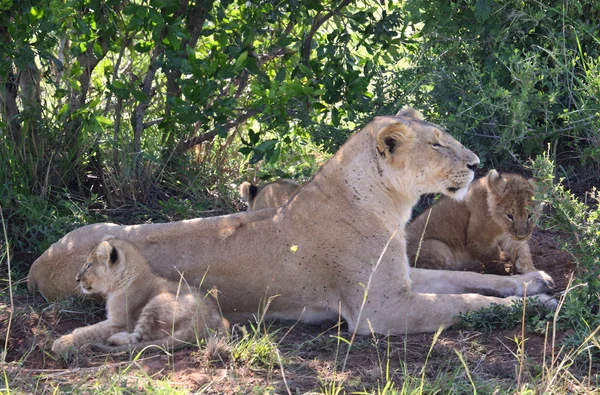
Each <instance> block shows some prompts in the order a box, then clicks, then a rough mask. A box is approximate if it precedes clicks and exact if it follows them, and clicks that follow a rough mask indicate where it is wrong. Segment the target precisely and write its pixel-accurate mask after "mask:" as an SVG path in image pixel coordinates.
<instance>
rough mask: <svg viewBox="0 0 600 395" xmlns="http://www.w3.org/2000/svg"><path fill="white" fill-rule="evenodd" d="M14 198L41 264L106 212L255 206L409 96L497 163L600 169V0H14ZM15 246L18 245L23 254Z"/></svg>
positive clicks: (9, 103)
mask: <svg viewBox="0 0 600 395" xmlns="http://www.w3.org/2000/svg"><path fill="white" fill-rule="evenodd" d="M0 10H1V11H2V12H1V13H0V54H2V55H1V56H0V113H1V118H0V119H1V123H0V180H1V182H2V186H1V192H0V204H1V206H2V214H3V216H4V219H5V220H6V225H7V228H8V229H7V230H8V235H9V239H10V240H9V241H10V245H11V248H12V252H13V257H14V259H13V261H14V263H13V268H14V269H15V271H16V273H15V275H16V276H17V278H18V277H22V276H23V275H24V274H25V273H26V271H27V269H28V267H29V265H30V264H31V262H32V261H33V260H34V259H35V258H36V257H37V256H38V255H39V254H40V253H41V252H42V251H43V250H44V249H45V248H47V247H48V246H49V245H50V243H52V242H53V241H55V240H57V239H58V238H59V237H60V236H61V235H63V234H64V233H65V232H67V231H68V230H70V229H73V228H75V227H77V226H80V225H82V224H85V223H89V222H95V221H115V222H119V223H143V222H146V221H168V220H176V219H182V218H189V217H193V216H206V215H216V214H223V213H227V212H231V211H234V210H236V209H240V208H241V204H240V201H239V199H238V198H237V192H236V186H237V185H238V184H239V183H240V182H241V181H242V180H246V179H250V180H254V181H257V180H267V179H271V178H276V177H292V178H295V179H299V180H306V179H308V178H309V177H310V176H311V175H312V174H313V173H314V171H315V170H316V169H317V168H318V166H319V165H320V164H321V163H323V161H324V160H326V159H327V157H328V155H330V154H331V153H332V152H335V150H336V149H337V148H338V147H339V145H340V144H342V143H343V142H344V141H345V140H346V138H347V137H348V135H349V134H351V133H352V132H353V131H355V130H356V129H357V128H359V127H360V126H361V125H363V124H365V123H366V122H367V121H368V120H369V119H371V118H372V117H373V116H375V115H378V114H393V113H395V112H396V111H397V110H398V109H399V108H400V107H402V106H404V105H412V106H415V107H417V108H419V109H421V110H422V111H423V112H424V114H425V116H426V117H427V119H429V120H431V121H433V122H436V123H440V124H442V125H444V126H446V127H447V128H448V129H449V130H450V131H451V132H452V133H453V134H454V135H455V137H456V138H458V139H460V140H461V141H462V142H463V143H464V144H466V145H467V146H468V147H470V148H471V149H473V150H474V151H476V152H477V153H478V154H479V155H480V157H481V158H482V161H483V164H484V166H485V167H488V168H489V167H496V168H499V169H521V170H522V169H523V166H524V165H525V164H526V163H527V161H528V160H529V158H534V157H536V156H537V155H539V154H541V153H543V152H546V151H547V150H548V147H550V152H551V157H550V158H549V159H550V160H552V161H553V163H554V165H555V170H556V171H555V173H556V174H557V176H558V177H560V178H562V179H563V180H564V181H563V183H564V184H565V185H566V187H567V188H568V189H569V190H570V191H573V192H574V193H576V194H580V195H582V194H583V193H585V191H587V190H589V189H590V188H591V187H592V186H593V185H597V184H598V181H599V179H600V178H599V174H600V133H599V132H598V130H599V126H600V121H599V103H598V97H600V91H599V90H600V70H599V67H600V60H599V53H598V52H599V49H600V45H598V44H599V41H598V40H599V34H598V32H599V30H598V21H599V20H600V5H599V4H598V3H597V2H593V1H582V2H563V1H534V2H522V1H514V0H509V1H505V2H497V1H492V0H477V1H473V0H461V1H455V2H436V1H434V2H430V1H420V0H413V1H406V2H394V1H387V2H386V1H350V0H342V1H315V0H309V1H287V0H286V1H257V0H255V1H235V0H224V1H214V0H196V1H192V0H181V1H179V0H135V1H117V0H109V1H98V0H36V1H33V0H21V1H12V0H2V1H0ZM3 251H4V253H5V252H6V251H5V250H3Z"/></svg>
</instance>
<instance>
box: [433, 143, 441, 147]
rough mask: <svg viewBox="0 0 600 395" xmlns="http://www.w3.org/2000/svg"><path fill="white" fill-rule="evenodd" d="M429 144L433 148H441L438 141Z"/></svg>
mask: <svg viewBox="0 0 600 395" xmlns="http://www.w3.org/2000/svg"><path fill="white" fill-rule="evenodd" d="M431 146H432V147H433V148H442V147H443V145H441V144H440V143H432V144H431Z"/></svg>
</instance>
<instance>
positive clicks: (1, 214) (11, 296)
mask: <svg viewBox="0 0 600 395" xmlns="http://www.w3.org/2000/svg"><path fill="white" fill-rule="evenodd" d="M0 219H1V220H2V230H3V231H4V242H5V244H6V265H7V267H8V295H9V298H10V312H9V314H8V325H7V327H6V338H5V339H4V351H3V352H2V355H1V357H0V360H1V361H2V362H5V361H6V354H7V352H8V337H9V336H10V325H11V324H12V318H13V314H14V312H15V302H14V300H13V292H12V276H11V274H10V271H11V267H10V250H9V245H8V233H7V232H6V224H5V223H4V214H3V213H2V206H0Z"/></svg>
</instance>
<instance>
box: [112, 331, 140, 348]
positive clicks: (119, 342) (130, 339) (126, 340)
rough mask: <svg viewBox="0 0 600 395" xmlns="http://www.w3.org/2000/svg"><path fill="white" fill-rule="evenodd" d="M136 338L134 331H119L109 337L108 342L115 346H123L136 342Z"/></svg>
mask: <svg viewBox="0 0 600 395" xmlns="http://www.w3.org/2000/svg"><path fill="white" fill-rule="evenodd" d="M134 340H135V336H134V334H133V333H129V332H119V333H115V334H114V335H112V336H111V337H109V338H108V340H107V341H106V342H107V343H108V344H110V345H113V346H123V345H126V344H130V343H134Z"/></svg>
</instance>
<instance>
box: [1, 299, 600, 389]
mask: <svg viewBox="0 0 600 395" xmlns="http://www.w3.org/2000/svg"><path fill="white" fill-rule="evenodd" d="M15 297H16V304H17V307H16V310H15V311H14V312H13V315H14V324H13V326H12V329H11V330H13V331H16V332H17V333H13V336H11V334H10V333H7V336H8V337H9V338H10V341H11V342H15V341H16V340H17V339H16V338H15V337H18V334H19V333H20V332H19V331H22V326H23V325H26V326H27V327H29V328H31V329H32V330H33V332H35V333H36V336H37V339H36V341H35V342H34V343H33V344H32V345H31V346H29V347H23V349H22V351H23V352H22V353H21V354H22V355H21V356H20V357H19V358H14V356H13V354H10V358H9V359H7V362H3V363H2V369H3V372H4V375H3V377H2V378H1V379H0V383H2V384H0V386H3V387H4V391H5V392H6V393H16V394H19V393H40V394H50V393H63V392H71V393H86V394H125V393H127V394H142V393H146V394H179V393H205V392H206V393H224V392H234V393H261V394H262V393H323V394H345V393H357V394H430V393H465V394H467V393H469V394H470V393H478V394H492V393H518V394H529V393H544V394H563V393H584V392H586V391H587V392H588V393H594V391H595V388H596V386H597V385H598V382H599V380H600V377H599V376H598V372H597V368H596V367H595V366H594V365H593V364H592V361H590V360H589V358H587V353H588V350H589V348H590V347H598V346H599V345H598V339H597V331H596V332H595V333H593V336H590V338H589V339H588V340H589V341H588V342H587V343H586V344H585V345H582V346H581V347H579V348H577V349H573V350H567V349H566V348H564V347H561V346H560V345H559V339H560V337H561V335H562V334H561V333H560V332H552V331H551V330H550V327H549V326H548V328H549V329H548V331H547V332H546V333H545V334H544V336H541V335H538V334H536V333H534V332H531V331H529V330H528V329H527V326H526V324H523V325H522V326H521V327H519V328H517V329H504V330H496V331H494V332H487V333H486V332H478V331H473V330H471V331H467V330H449V331H444V332H438V333H436V334H434V335H431V334H430V335H412V336H379V335H376V334H372V335H371V336H355V337H354V338H353V340H352V347H350V341H343V340H341V339H343V338H345V337H348V338H350V337H351V336H352V333H348V332H346V331H344V330H342V329H341V325H337V326H335V327H334V328H332V329H329V330H326V331H324V330H322V329H319V328H316V327H311V326H308V325H304V324H299V323H289V322H266V321H264V319H262V318H259V319H258V320H257V321H256V322H255V323H253V324H248V325H246V326H239V327H236V329H235V330H234V332H233V333H234V334H233V335H232V336H231V337H230V338H229V339H227V340H226V342H225V343H226V344H225V345H224V347H222V348H221V349H220V350H219V352H218V353H216V354H214V353H213V354H211V353H209V352H208V351H206V349H205V348H204V347H191V348H187V349H184V350H179V351H176V352H175V353H173V354H172V355H170V354H167V353H165V352H158V353H145V354H138V355H134V356H132V357H129V356H127V355H115V356H106V355H98V354H94V353H93V352H91V351H89V350H84V351H83V352H81V353H80V354H79V355H78V357H77V358H76V359H74V360H71V361H61V360H58V359H55V358H54V356H52V355H50V354H47V353H46V352H45V351H47V350H48V348H49V345H50V344H51V339H54V338H56V337H57V335H56V333H55V331H54V330H53V328H56V329H57V330H58V328H59V327H60V324H61V323H65V320H67V321H68V320H69V319H70V322H73V321H76V322H77V323H76V325H80V323H79V322H80V320H82V319H83V320H85V321H94V320H98V319H99V317H98V314H96V315H90V314H89V313H86V312H85V311H89V310H88V309H89V307H90V306H86V305H84V304H81V302H80V301H76V300H73V301H71V302H69V304H70V305H69V306H67V305H66V304H65V303H63V304H60V305H59V304H47V303H40V304H37V305H36V306H35V307H34V308H33V309H30V308H29V307H27V306H25V305H22V304H20V303H19V300H20V299H21V298H23V297H24V295H21V294H19V292H17V294H16V295H15ZM79 309H83V310H79ZM5 316H6V314H4V315H3V321H4V318H5ZM258 317H261V315H258ZM262 317H264V314H263V315H262ZM61 330H62V331H64V329H61ZM530 343H539V344H541V346H540V347H537V348H536V347H533V348H532V344H530ZM44 346H46V347H47V348H46V349H45V350H44V349H43V347H44ZM9 347H11V345H9ZM44 358H45V359H44ZM583 360H585V361H588V362H589V363H581V361H583ZM8 361H10V362H8ZM575 361H579V362H578V363H575ZM344 365H345V369H344V370H342V367H343V366H344ZM515 367H516V368H515Z"/></svg>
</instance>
